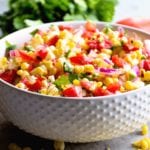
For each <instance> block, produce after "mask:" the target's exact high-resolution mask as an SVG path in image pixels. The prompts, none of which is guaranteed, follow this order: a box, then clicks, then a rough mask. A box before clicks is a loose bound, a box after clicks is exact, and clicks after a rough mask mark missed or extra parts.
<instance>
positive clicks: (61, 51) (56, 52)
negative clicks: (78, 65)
mask: <svg viewBox="0 0 150 150" xmlns="http://www.w3.org/2000/svg"><path fill="white" fill-rule="evenodd" d="M54 54H55V56H56V57H60V56H62V55H63V54H64V51H63V49H62V48H56V49H55V50H54Z"/></svg>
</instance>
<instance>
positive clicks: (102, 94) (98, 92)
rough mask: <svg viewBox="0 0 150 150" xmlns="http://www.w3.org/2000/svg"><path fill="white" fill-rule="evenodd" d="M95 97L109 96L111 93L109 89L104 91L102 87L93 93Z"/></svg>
mask: <svg viewBox="0 0 150 150" xmlns="http://www.w3.org/2000/svg"><path fill="white" fill-rule="evenodd" d="M93 94H94V96H105V95H109V94H110V93H109V91H108V90H107V89H103V88H101V87H97V88H96V89H95V90H94V91H93Z"/></svg>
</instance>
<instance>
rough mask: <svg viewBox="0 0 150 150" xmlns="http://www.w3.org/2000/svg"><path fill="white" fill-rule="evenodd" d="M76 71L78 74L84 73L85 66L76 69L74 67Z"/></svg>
mask: <svg viewBox="0 0 150 150" xmlns="http://www.w3.org/2000/svg"><path fill="white" fill-rule="evenodd" d="M74 71H75V73H77V74H81V73H84V66H75V67H74Z"/></svg>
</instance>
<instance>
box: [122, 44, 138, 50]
mask: <svg viewBox="0 0 150 150" xmlns="http://www.w3.org/2000/svg"><path fill="white" fill-rule="evenodd" d="M123 49H124V50H125V51H126V52H131V51H137V50H138V49H139V48H138V47H133V46H130V45H128V44H125V45H123Z"/></svg>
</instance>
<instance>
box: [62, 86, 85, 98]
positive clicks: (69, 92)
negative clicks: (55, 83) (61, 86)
mask: <svg viewBox="0 0 150 150" xmlns="http://www.w3.org/2000/svg"><path fill="white" fill-rule="evenodd" d="M62 94H63V96H65V97H82V89H81V88H80V87H69V88H67V89H65V90H64V91H63V92H62Z"/></svg>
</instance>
